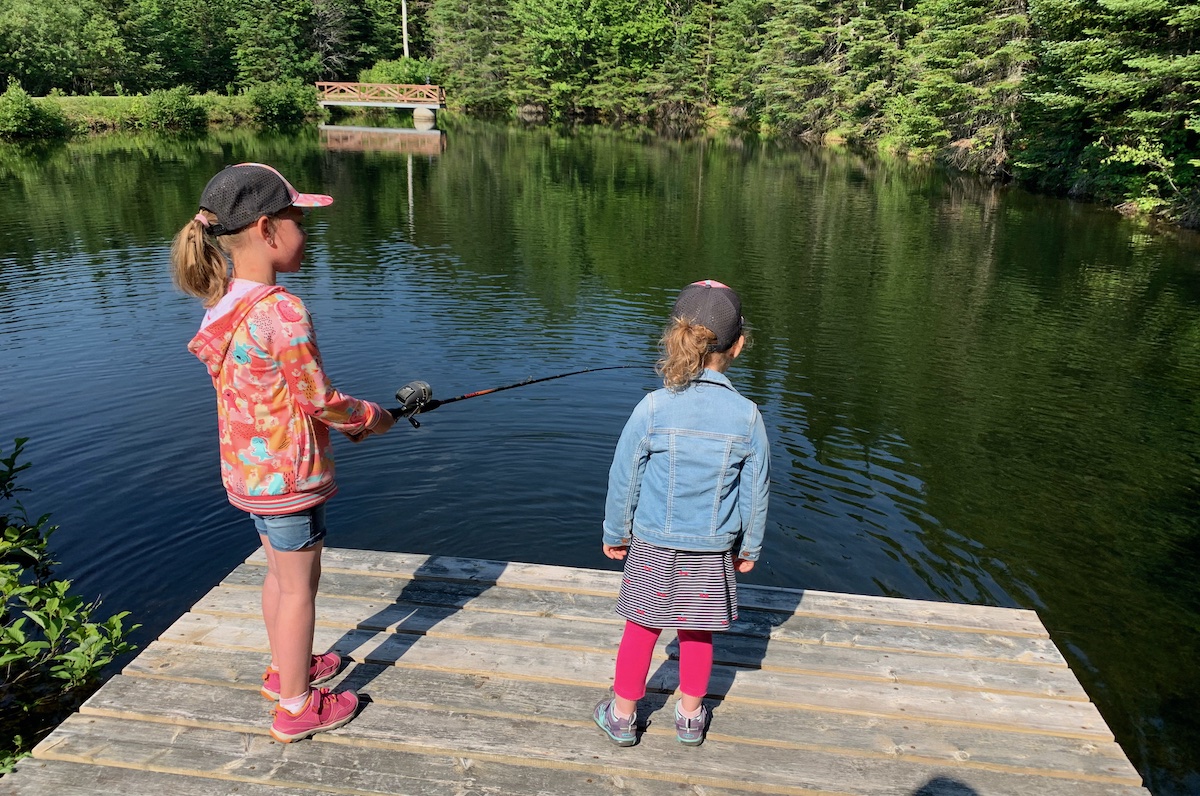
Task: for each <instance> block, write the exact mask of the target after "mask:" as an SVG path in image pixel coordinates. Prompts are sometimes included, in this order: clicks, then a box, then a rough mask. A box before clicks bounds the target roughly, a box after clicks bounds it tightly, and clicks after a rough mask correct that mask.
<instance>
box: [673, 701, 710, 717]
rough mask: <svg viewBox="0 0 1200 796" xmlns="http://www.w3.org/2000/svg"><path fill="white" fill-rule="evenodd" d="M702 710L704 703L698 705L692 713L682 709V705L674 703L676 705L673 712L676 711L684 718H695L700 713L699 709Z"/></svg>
mask: <svg viewBox="0 0 1200 796" xmlns="http://www.w3.org/2000/svg"><path fill="white" fill-rule="evenodd" d="M703 710H704V705H703V704H701V705H700V707H698V708H696V710H695V712H692V713H689V712H687V711H686V710H684V709H683V705H676V706H675V712H676V713H678V714H679V715H680V716H683V717H684V718H685V719H695V718H699V716H700V713H701V711H703Z"/></svg>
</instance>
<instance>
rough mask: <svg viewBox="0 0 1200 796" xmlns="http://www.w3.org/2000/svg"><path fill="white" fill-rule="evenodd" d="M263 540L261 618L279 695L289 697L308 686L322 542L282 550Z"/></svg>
mask: <svg viewBox="0 0 1200 796" xmlns="http://www.w3.org/2000/svg"><path fill="white" fill-rule="evenodd" d="M262 540H263V549H264V550H265V551H266V554H267V576H266V578H265V579H264V580H263V593H262V609H263V621H264V622H265V623H266V626H267V639H268V642H269V643H270V645H271V657H272V660H274V662H275V665H276V666H277V667H278V669H279V697H280V699H290V698H292V697H298V696H303V695H304V694H306V693H307V692H308V688H309V683H308V670H309V666H310V665H311V663H312V644H313V629H314V625H315V622H316V600H317V584H318V583H319V582H320V580H321V551H322V550H323V549H324V547H325V545H324V543H323V542H318V543H317V544H315V545H313V546H312V547H308V548H305V549H303V550H296V551H293V552H283V551H281V550H274V549H272V548H271V545H270V542H268V541H267V539H266V537H262Z"/></svg>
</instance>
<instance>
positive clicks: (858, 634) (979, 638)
mask: <svg viewBox="0 0 1200 796" xmlns="http://www.w3.org/2000/svg"><path fill="white" fill-rule="evenodd" d="M261 583H262V568H261V567H256V566H252V565H243V566H241V567H238V568H237V569H235V570H234V571H233V572H231V573H230V574H229V576H227V577H226V578H225V579H224V580H223V582H222V586H221V587H220V588H226V589H232V588H251V589H256V590H257V588H258V586H259V584H261ZM742 590H744V587H743V589H742ZM213 593H214V594H215V593H216V590H214V592H213ZM321 593H322V594H324V595H327V596H330V597H346V598H351V599H359V600H374V601H378V602H384V601H390V602H403V603H404V604H411V605H429V606H440V607H444V608H457V609H461V610H467V611H490V612H495V613H510V614H515V615H518V616H557V617H563V618H577V619H587V620H588V621H607V622H611V623H613V624H623V621H624V620H622V619H621V618H620V617H618V616H617V615H616V613H615V611H614V610H613V607H614V602H613V598H612V596H611V595H602V596H601V595H594V594H580V593H569V592H559V591H544V590H537V589H522V588H516V587H512V586H499V585H491V586H488V585H485V584H479V583H471V582H463V581H448V580H425V579H421V578H418V579H413V578H411V577H389V576H384V575H366V574H362V573H357V572H340V571H335V572H325V573H324V574H323V577H322V580H321ZM193 610H202V607H201V606H197V607H196V608H194V609H193ZM739 613H740V617H739V619H738V621H736V622H734V624H733V626H732V627H731V628H730V631H729V632H730V633H731V634H735V635H749V636H753V637H756V638H769V639H771V640H773V641H786V642H795V643H801V644H822V645H827V646H844V647H852V648H859V649H875V650H878V651H886V652H901V651H908V652H922V653H925V654H930V655H946V656H954V657H969V658H980V659H984V660H1012V661H1018V662H1021V663H1043V664H1046V665H1051V666H1061V667H1066V665H1067V663H1066V661H1065V660H1064V659H1063V657H1062V654H1061V653H1060V652H1059V651H1058V649H1057V648H1056V647H1055V646H1054V644H1053V642H1051V641H1050V639H1048V638H1044V637H1034V636H1029V635H1006V634H1002V633H985V632H981V631H979V630H977V629H975V630H963V629H948V628H940V627H936V626H926V625H921V624H915V625H897V624H879V623H876V622H873V621H871V620H869V619H856V620H847V619H844V618H836V617H826V616H817V615H809V614H794V613H793V614H787V613H782V612H778V611H769V610H765V609H756V608H747V607H746V606H744V605H743V606H741V608H740V611H739Z"/></svg>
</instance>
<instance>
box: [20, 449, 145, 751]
mask: <svg viewBox="0 0 1200 796" xmlns="http://www.w3.org/2000/svg"><path fill="white" fill-rule="evenodd" d="M25 442H26V440H25V439H17V440H16V442H15V444H14V446H13V450H12V452H11V453H10V454H9V455H8V456H6V457H4V458H0V501H3V507H2V509H0V510H2V511H3V512H4V513H3V514H0V526H2V527H3V528H4V532H3V536H2V537H0V773H3V772H4V771H7V770H8V769H10V768H11V767H12V764H13V763H14V762H15V761H16V760H17V759H19V758H20V757H22V756H23V755H25V754H27V753H28V751H29V750H30V749H31V748H32V747H33V745H34V744H35V743H37V741H39V740H40V739H41V738H42V737H43V736H44V735H45V734H46V733H47V732H49V730H50V729H52V728H53V727H54V725H55V724H57V723H58V722H59V721H60V720H61V719H62V718H63V717H64V716H65V715H66V714H67V713H69V712H71V711H73V710H74V709H75V708H76V707H77V706H78V705H79V704H80V702H82V701H83V699H84V698H85V697H86V696H87V694H88V692H89V689H91V688H92V687H93V686H95V684H96V682H97V679H98V676H99V673H100V670H101V669H102V668H103V667H104V666H105V665H106V664H108V663H110V662H111V661H112V660H113V659H114V658H115V657H116V656H118V655H121V654H124V653H125V652H128V651H130V650H132V649H133V646H132V645H131V644H129V643H128V642H127V641H125V637H126V635H127V634H128V633H129V632H130V631H132V630H134V629H136V628H137V627H138V626H137V625H134V626H132V627H126V626H125V618H126V617H127V616H128V615H129V614H128V612H121V613H118V614H115V615H113V616H111V617H109V618H108V619H105V620H103V621H95V620H94V619H93V616H94V614H95V613H96V611H97V609H98V607H99V603H95V602H92V603H85V602H84V601H83V599H82V598H80V597H78V596H75V595H72V594H71V593H70V588H71V582H70V581H67V580H54V578H53V567H54V565H55V564H56V563H57V562H56V561H53V560H51V558H50V553H49V549H48V547H47V540H48V539H49V537H50V535H51V534H52V533H54V532H55V531H56V530H57V527H56V526H51V525H49V524H48V521H49V515H46V514H44V515H42V516H41V517H38V518H37V519H36V520H31V519H30V518H29V517H28V516H27V515H26V513H25V509H24V507H23V506H22V505H21V504H20V503H19V502H14V497H15V496H16V494H17V493H18V492H24V491H27V490H26V489H24V488H23V487H18V486H17V485H16V476H17V474H18V473H20V472H21V471H23V470H25V469H26V468H28V467H29V464H28V463H23V464H18V461H19V459H20V457H21V453H22V452H23V449H24V445H25Z"/></svg>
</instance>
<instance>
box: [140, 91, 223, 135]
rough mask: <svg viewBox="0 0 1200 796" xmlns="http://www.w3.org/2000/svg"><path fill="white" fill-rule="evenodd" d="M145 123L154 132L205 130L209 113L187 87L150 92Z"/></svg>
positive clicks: (147, 99) (144, 118)
mask: <svg viewBox="0 0 1200 796" xmlns="http://www.w3.org/2000/svg"><path fill="white" fill-rule="evenodd" d="M143 122H144V124H145V126H146V127H148V128H150V129H152V130H175V131H195V130H203V129H204V128H205V127H206V126H207V125H208V111H206V110H205V109H204V107H203V106H202V105H201V104H200V103H198V102H197V101H196V100H195V99H194V98H193V97H192V92H191V90H190V89H189V88H188V87H187V86H177V87H175V88H173V89H168V90H161V89H160V90H158V91H152V92H150V96H149V97H147V98H146V112H145V116H144V117H143Z"/></svg>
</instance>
